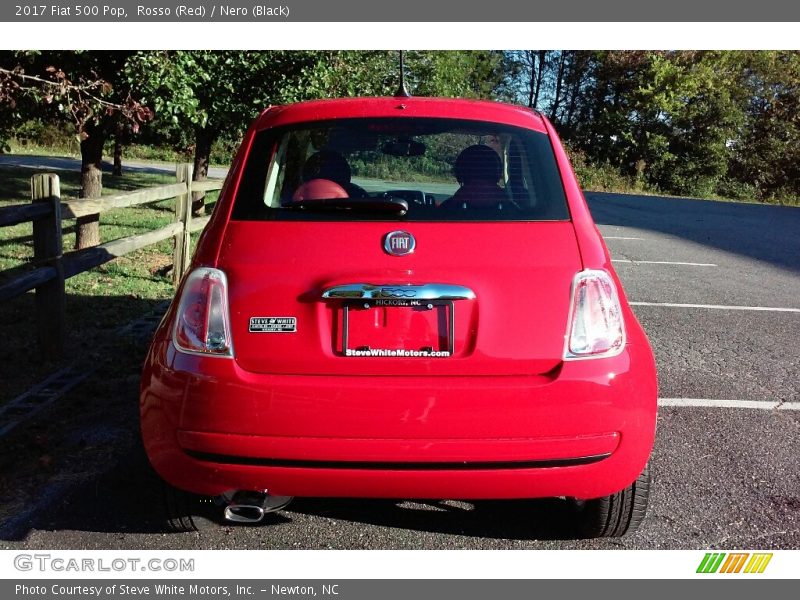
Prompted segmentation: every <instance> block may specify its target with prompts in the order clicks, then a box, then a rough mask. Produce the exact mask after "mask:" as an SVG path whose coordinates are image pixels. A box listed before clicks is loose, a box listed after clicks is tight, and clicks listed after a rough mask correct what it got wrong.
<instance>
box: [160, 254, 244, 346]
mask: <svg viewBox="0 0 800 600" xmlns="http://www.w3.org/2000/svg"><path fill="white" fill-rule="evenodd" d="M172 340H173V342H174V343H175V347H176V348H177V349H178V350H180V351H181V352H190V353H197V354H207V355H211V356H233V345H232V343H231V325H230V313H229V312H228V279H227V278H226V277H225V273H223V272H222V271H220V270H219V269H211V268H208V267H202V268H199V269H195V270H194V271H192V272H191V273H190V274H189V276H188V277H187V278H186V283H185V284H184V286H183V293H182V294H181V300H180V303H179V304H178V313H177V317H176V322H175V332H174V334H173V336H172Z"/></svg>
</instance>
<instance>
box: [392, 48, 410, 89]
mask: <svg viewBox="0 0 800 600" xmlns="http://www.w3.org/2000/svg"><path fill="white" fill-rule="evenodd" d="M395 97H397V98H410V97H411V94H410V93H409V91H408V88H407V87H406V66H405V61H404V60H403V51H402V50H400V87H399V88H398V89H397V92H396V93H395Z"/></svg>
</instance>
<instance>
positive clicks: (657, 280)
mask: <svg viewBox="0 0 800 600" xmlns="http://www.w3.org/2000/svg"><path fill="white" fill-rule="evenodd" d="M587 196H588V197H589V201H590V206H591V209H592V212H593V214H594V217H595V219H596V221H597V223H598V227H599V228H600V230H601V232H602V233H603V235H604V237H605V238H606V241H607V244H608V246H609V249H610V251H611V253H612V256H613V258H614V260H615V267H616V269H617V272H618V273H619V275H620V277H621V279H622V281H623V284H624V286H625V290H626V293H627V296H628V298H629V300H630V301H631V302H632V303H633V304H634V310H635V312H636V314H637V317H638V318H639V319H640V321H641V322H642V324H643V326H644V328H645V330H646V332H647V334H648V336H649V338H650V340H651V343H652V345H653V347H654V350H655V353H656V360H657V363H658V369H659V378H660V394H659V395H660V398H661V400H660V404H661V407H660V412H659V419H658V433H657V439H656V446H655V450H654V453H653V458H652V469H653V477H654V492H653V495H652V496H651V504H650V511H649V515H648V518H647V520H646V521H645V523H644V524H643V526H642V527H641V529H640V530H639V531H638V532H637V533H636V534H634V535H631V536H629V537H625V538H622V539H614V540H592V541H575V540H570V539H563V538H564V537H565V536H564V531H565V527H564V525H565V523H566V522H567V521H568V519H569V511H568V510H567V508H566V505H565V503H564V502H562V501H560V500H546V501H531V502H493V503H479V504H472V503H465V502H455V501H453V502H439V503H435V502H430V503H428V502H425V503H422V502H414V501H404V502H398V501H362V500H327V499H302V500H296V501H295V502H294V503H293V504H292V505H290V506H289V507H288V509H286V510H285V511H283V512H281V513H279V514H276V515H272V516H270V517H269V518H268V519H267V520H266V521H265V522H264V523H263V524H261V525H259V526H256V527H241V526H240V527H232V526H219V527H215V528H212V529H210V530H208V531H204V532H202V533H199V534H198V533H187V534H165V533H164V531H163V530H162V529H161V528H160V525H159V521H158V516H159V511H158V501H159V496H158V488H157V485H156V482H155V480H154V479H153V478H152V476H151V475H150V474H149V472H148V469H147V467H146V463H145V459H144V458H143V455H142V452H141V450H140V448H139V447H138V445H137V441H136V438H137V435H136V433H137V432H136V424H135V423H130V424H128V425H127V426H126V425H125V424H124V422H123V424H120V423H115V424H114V426H108V427H106V428H105V429H103V424H102V423H96V422H91V421H90V422H87V424H86V427H87V428H89V429H91V431H92V432H94V434H95V437H96V432H97V431H101V432H103V431H105V436H106V437H105V438H103V437H102V435H101V443H109V444H117V445H122V446H123V451H122V452H120V453H118V454H117V455H116V458H115V464H114V465H113V466H110V468H107V469H106V470H105V471H104V472H101V473H95V472H92V471H91V470H89V469H87V471H86V473H85V474H84V476H83V478H82V479H81V478H78V479H74V478H73V479H70V480H69V482H66V481H65V480H63V479H62V480H59V478H57V477H56V478H53V479H52V481H50V482H49V483H48V485H47V486H46V488H45V489H43V490H42V492H41V494H40V495H39V497H38V499H37V500H36V501H35V502H30V503H26V504H24V505H21V506H20V508H19V510H18V511H16V512H15V514H13V515H11V516H8V517H7V518H5V519H4V520H3V521H2V522H0V547H4V548H64V549H99V548H125V549H178V548H180V549H206V548H216V549H223V548H237V549H247V548H254V549H268V548H282V549H291V548H307V549H320V548H347V549H350V548H359V549H437V548H447V549H478V548H480V549H501V548H510V549H526V548H527V549H575V548H606V549H608V548H642V549H648V548H652V549H675V548H684V549H705V548H764V549H773V548H782V549H799V548H800V469H798V464H800V462H799V461H798V456H800V410H799V409H800V342H799V340H800V235H798V232H800V209H793V208H785V207H774V206H762V205H748V204H733V203H723V202H706V201H697V200H682V199H666V198H652V197H638V196H621V195H609V194H587ZM142 351H144V349H143V350H142ZM139 359H140V357H139ZM121 393H123V394H125V395H126V396H127V395H130V401H131V402H132V403H134V404H135V402H136V390H135V385H132V389H130V390H123V391H121ZM126 427H127V428H126ZM78 433H80V432H78ZM87 435H89V434H87ZM103 440H105V441H103ZM76 481H78V482H79V483H75V482H76Z"/></svg>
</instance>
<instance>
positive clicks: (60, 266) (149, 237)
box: [0, 165, 222, 358]
mask: <svg viewBox="0 0 800 600" xmlns="http://www.w3.org/2000/svg"><path fill="white" fill-rule="evenodd" d="M175 175H176V180H177V181H176V183H170V184H166V185H160V186H155V187H150V188H145V189H141V190H136V191H133V192H128V193H125V194H118V195H115V196H106V197H104V198H97V199H84V200H67V201H63V202H62V200H61V188H60V182H59V178H58V175H54V174H52V173H41V174H37V175H34V176H33V177H32V178H31V204H26V205H20V206H8V207H2V208H0V227H6V226H10V225H17V224H19V223H25V222H29V221H30V222H32V223H33V264H34V265H35V267H34V268H33V269H32V270H29V271H26V272H24V273H21V274H20V275H17V276H15V277H13V278H12V279H9V280H8V281H5V282H4V283H3V284H2V285H0V302H3V301H5V300H9V299H11V298H14V297H16V296H19V295H21V294H24V293H26V292H28V291H30V290H33V289H35V290H36V302H35V304H36V329H37V339H38V343H39V348H40V350H41V351H42V354H43V355H44V356H45V357H46V358H58V357H60V356H61V355H62V354H63V351H64V339H65V331H66V315H65V311H64V306H65V299H66V289H65V287H66V285H65V281H66V280H67V279H69V278H70V277H73V276H75V275H77V274H78V273H83V272H84V271H88V270H89V269H92V268H94V267H97V266H99V265H102V264H104V263H107V262H109V261H111V260H114V259H115V258H117V257H119V256H124V255H125V254H128V253H129V252H133V251H134V250H139V249H141V248H144V247H146V246H150V245H152V244H156V243H158V242H160V241H163V240H166V239H169V238H174V240H175V244H174V250H173V257H172V276H173V282H174V283H176V284H177V282H178V281H179V280H180V278H181V277H182V276H183V274H184V273H185V272H186V269H187V268H188V267H189V260H190V255H189V248H190V241H191V234H192V233H195V232H197V231H201V230H202V229H203V228H204V227H205V226H206V224H207V223H208V221H209V219H210V217H209V216H204V217H200V218H196V219H193V218H192V193H193V192H208V191H212V190H218V189H220V188H221V187H222V181H221V180H208V181H202V182H192V166H191V165H178V167H177V169H176V174H175ZM170 198H175V199H176V202H175V220H174V221H173V222H172V223H170V224H168V225H166V226H164V227H161V228H159V229H155V230H153V231H148V232H147V233H142V234H138V235H132V236H128V237H124V238H119V239H116V240H112V241H110V242H106V243H104V244H100V245H98V246H93V247H91V248H85V249H83V250H76V251H74V252H69V253H67V254H63V248H62V232H61V221H62V219H75V218H77V217H82V216H86V215H94V214H98V213H102V212H105V211H108V210H112V209H117V208H127V207H130V206H138V205H143V204H151V203H153V202H160V201H162V200H169V199H170Z"/></svg>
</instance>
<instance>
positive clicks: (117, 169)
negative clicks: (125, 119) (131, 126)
mask: <svg viewBox="0 0 800 600" xmlns="http://www.w3.org/2000/svg"><path fill="white" fill-rule="evenodd" d="M123 135H125V126H124V125H123V124H122V121H121V120H120V121H118V122H117V127H116V130H115V131H114V171H113V172H112V174H113V175H115V176H119V175H122V147H123V143H122V136H123Z"/></svg>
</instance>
